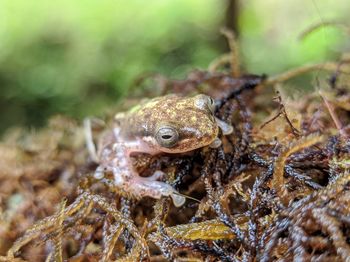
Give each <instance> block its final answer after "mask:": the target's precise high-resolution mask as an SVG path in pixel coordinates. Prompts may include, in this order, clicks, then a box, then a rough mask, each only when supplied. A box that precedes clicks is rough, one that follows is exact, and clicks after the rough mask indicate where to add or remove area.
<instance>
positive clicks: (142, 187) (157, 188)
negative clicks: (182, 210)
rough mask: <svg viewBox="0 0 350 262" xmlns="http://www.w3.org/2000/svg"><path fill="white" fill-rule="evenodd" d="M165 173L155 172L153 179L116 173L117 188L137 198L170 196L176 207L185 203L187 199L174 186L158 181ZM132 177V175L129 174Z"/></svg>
mask: <svg viewBox="0 0 350 262" xmlns="http://www.w3.org/2000/svg"><path fill="white" fill-rule="evenodd" d="M163 174H164V173H163V172H161V171H157V172H155V174H154V175H153V176H151V177H140V176H138V175H137V174H133V175H132V176H128V177H124V176H122V175H120V173H114V182H115V185H116V186H117V187H121V188H123V190H124V191H126V192H129V193H131V194H132V195H135V196H137V197H145V196H149V197H152V198H155V199H160V198H161V197H162V196H170V197H171V198H172V200H173V203H174V205H175V206H176V207H179V206H182V205H183V204H184V203H185V197H184V196H182V195H180V194H179V193H178V192H177V191H176V190H175V189H174V188H173V187H172V186H170V185H169V184H167V183H164V182H160V181H156V179H159V177H160V176H162V175H163ZM129 175H130V174H129Z"/></svg>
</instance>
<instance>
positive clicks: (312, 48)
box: [0, 0, 350, 134]
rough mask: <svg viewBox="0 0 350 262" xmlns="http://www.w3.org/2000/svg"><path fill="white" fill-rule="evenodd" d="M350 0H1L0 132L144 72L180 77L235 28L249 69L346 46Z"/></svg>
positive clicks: (97, 108)
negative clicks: (342, 26) (302, 35)
mask: <svg viewBox="0 0 350 262" xmlns="http://www.w3.org/2000/svg"><path fill="white" fill-rule="evenodd" d="M349 14H350V4H349V2H348V0H333V1H332V0H319V1H316V0H293V1H281V0H241V1H238V0H237V1H234V0H231V1H230V0H152V1H142V0H127V1H126V0H84V1H72V0H59V1H49V0H35V1H29V0H0V108H1V111H0V112H1V114H0V134H1V133H3V132H4V130H6V129H7V128H9V127H11V126H26V127H36V126H42V125H43V124H45V121H46V120H47V118H48V117H49V116H51V115H53V114H57V113H62V114H65V115H70V116H73V117H76V118H78V119H81V118H83V117H84V116H90V115H98V114H101V113H102V112H103V111H104V110H105V109H106V108H108V107H110V106H112V105H115V104H116V103H117V102H118V101H119V100H120V99H121V98H122V97H123V96H125V95H126V94H127V91H128V89H129V88H130V86H131V84H132V82H133V80H134V79H135V78H136V77H137V76H139V75H140V74H142V73H144V72H158V73H161V74H164V75H166V76H168V77H171V78H183V77H185V76H186V74H187V73H188V72H189V71H191V70H193V69H195V68H206V67H207V66H208V64H209V63H210V62H211V61H212V60H213V59H215V58H216V57H218V56H219V55H220V54H222V53H223V52H226V51H227V45H226V44H225V39H224V38H223V37H222V36H220V34H219V29H220V28H221V27H222V26H224V25H226V26H229V27H231V28H233V29H234V30H236V31H237V32H238V34H239V40H240V44H241V50H240V51H241V53H242V63H243V65H244V66H245V69H246V71H247V72H250V73H256V74H260V73H267V74H270V75H273V74H276V73H278V72H283V71H284V70H286V69H288V68H291V67H295V66H298V65H302V64H304V63H306V62H316V61H325V60H327V59H336V58H338V57H339V56H340V54H341V52H345V51H349V50H348V48H349V41H348V37H349V35H347V34H346V32H345V31H344V30H341V29H340V28H337V27H324V28H321V29H319V30H317V31H316V32H314V33H312V34H310V35H309V36H308V37H307V38H306V39H304V40H303V41H300V40H298V36H299V35H300V33H301V32H302V31H303V30H305V29H307V28H308V27H309V26H310V25H313V24H315V23H320V22H327V21H340V22H344V23H346V22H347V18H348V16H349Z"/></svg>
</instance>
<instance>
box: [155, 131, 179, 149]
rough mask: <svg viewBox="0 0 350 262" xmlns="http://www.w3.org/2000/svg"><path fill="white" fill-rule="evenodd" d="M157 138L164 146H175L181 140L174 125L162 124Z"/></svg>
mask: <svg viewBox="0 0 350 262" xmlns="http://www.w3.org/2000/svg"><path fill="white" fill-rule="evenodd" d="M156 140H157V142H158V144H159V145H160V146H162V147H167V148H169V147H173V146H175V145H176V144H177V142H178V141H179V134H178V133H177V131H176V129H175V128H174V127H171V126H162V127H160V128H159V129H158V131H157V133H156Z"/></svg>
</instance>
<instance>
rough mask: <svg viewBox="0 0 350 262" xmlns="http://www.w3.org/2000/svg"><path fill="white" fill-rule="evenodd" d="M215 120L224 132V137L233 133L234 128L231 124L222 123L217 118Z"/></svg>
mask: <svg viewBox="0 0 350 262" xmlns="http://www.w3.org/2000/svg"><path fill="white" fill-rule="evenodd" d="M215 120H216V123H217V124H218V126H219V127H220V129H221V130H222V133H223V135H229V134H231V133H232V132H233V127H232V126H231V125H230V124H228V123H226V122H224V121H222V120H221V119H219V118H217V117H215Z"/></svg>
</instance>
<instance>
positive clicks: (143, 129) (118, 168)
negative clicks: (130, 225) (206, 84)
mask: <svg viewBox="0 0 350 262" xmlns="http://www.w3.org/2000/svg"><path fill="white" fill-rule="evenodd" d="M214 108H215V105H214V101H213V100H212V99H211V98H210V97H208V96H206V95H197V96H194V97H190V98H186V97H185V98H182V97H179V96H176V95H168V96H164V97H159V98H155V99H152V100H149V101H148V102H146V103H143V104H140V105H138V106H136V107H134V108H132V109H131V110H130V111H128V112H126V113H119V114H117V115H116V117H115V120H116V123H115V124H116V125H115V127H114V128H113V129H112V131H111V132H109V133H107V134H106V135H105V136H104V137H103V138H102V139H101V141H100V146H99V150H98V158H99V163H100V165H99V167H98V168H97V169H96V172H95V177H98V178H101V177H103V173H105V172H111V173H113V175H114V184H115V186H116V187H118V188H119V189H120V190H121V191H122V192H127V193H128V194H130V195H132V196H134V197H136V198H141V197H144V196H150V197H153V198H157V199H158V198H160V197H162V196H170V197H171V198H172V200H173V202H174V204H175V205H176V206H181V205H182V204H183V203H184V202H185V198H184V196H181V195H180V194H179V193H178V192H177V191H176V190H175V189H174V188H172V187H171V186H170V185H169V184H167V183H164V182H161V181H158V180H159V179H160V178H161V177H163V175H164V173H163V172H161V171H156V172H155V173H154V175H153V176H151V177H140V176H139V175H138V174H137V172H136V171H135V169H134V167H133V165H132V161H131V159H130V155H131V154H132V153H135V152H142V153H147V154H151V155H155V154H158V153H162V152H165V153H182V152H188V151H192V150H194V149H197V148H200V147H204V146H207V145H209V144H211V143H212V142H213V141H214V140H216V139H217V135H218V130H219V127H218V125H220V121H219V120H218V119H215V117H214ZM221 122H222V121H221ZM169 130H170V131H169ZM169 134H170V135H169ZM167 137H170V139H168V138H167Z"/></svg>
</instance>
